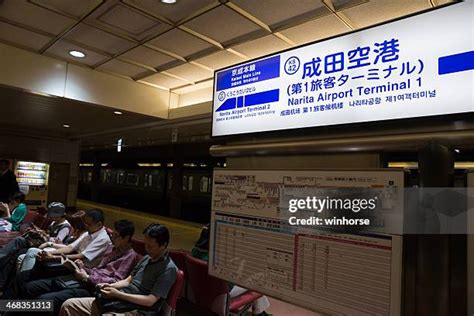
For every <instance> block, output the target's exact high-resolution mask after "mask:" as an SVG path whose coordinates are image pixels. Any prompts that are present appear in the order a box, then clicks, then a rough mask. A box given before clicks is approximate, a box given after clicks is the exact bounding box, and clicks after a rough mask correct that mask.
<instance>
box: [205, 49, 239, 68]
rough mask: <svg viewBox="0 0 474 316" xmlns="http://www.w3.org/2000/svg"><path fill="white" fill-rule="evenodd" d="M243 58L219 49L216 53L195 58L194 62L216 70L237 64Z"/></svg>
mask: <svg viewBox="0 0 474 316" xmlns="http://www.w3.org/2000/svg"><path fill="white" fill-rule="evenodd" d="M244 60H245V59H243V58H242V57H239V56H237V55H235V54H232V53H229V52H228V51H225V50H221V51H219V52H217V53H214V54H211V55H208V56H206V57H203V58H200V59H197V60H196V62H198V63H200V64H202V65H204V66H207V67H209V68H212V69H214V70H217V69H220V68H224V67H227V66H230V65H234V64H238V63H240V62H242V61H244Z"/></svg>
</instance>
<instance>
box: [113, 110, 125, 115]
mask: <svg viewBox="0 0 474 316" xmlns="http://www.w3.org/2000/svg"><path fill="white" fill-rule="evenodd" d="M114 114H117V115H122V114H123V113H122V112H120V111H114Z"/></svg>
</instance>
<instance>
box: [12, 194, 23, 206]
mask: <svg viewBox="0 0 474 316" xmlns="http://www.w3.org/2000/svg"><path fill="white" fill-rule="evenodd" d="M23 202H25V195H24V194H23V193H22V192H15V193H13V195H12V197H11V199H10V204H11V205H12V206H13V207H16V206H18V205H19V204H20V203H23Z"/></svg>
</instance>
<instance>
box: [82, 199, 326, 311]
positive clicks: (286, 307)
mask: <svg viewBox="0 0 474 316" xmlns="http://www.w3.org/2000/svg"><path fill="white" fill-rule="evenodd" d="M77 207H78V209H83V210H86V209H88V208H93V207H99V208H100V209H102V210H103V211H104V214H105V224H106V225H107V226H109V227H113V223H114V222H115V221H117V220H119V219H129V220H131V221H133V222H134V223H135V227H136V228H135V231H136V236H135V238H142V234H141V232H142V231H143V229H144V228H145V227H146V226H147V225H148V224H150V223H153V222H158V223H160V224H163V225H166V226H167V227H168V229H169V230H170V234H171V236H170V248H171V249H184V250H188V251H189V250H191V249H192V247H193V245H194V242H195V241H196V240H197V239H198V237H199V234H200V232H201V225H200V224H196V223H192V222H186V221H181V220H177V219H172V218H168V217H163V216H157V215H152V214H148V213H142V212H137V211H132V210H128V209H123V208H119V207H115V206H110V205H104V204H98V203H92V202H89V201H84V200H78V202H77ZM270 303H271V305H270V308H269V310H268V311H267V312H268V313H270V314H272V315H274V316H318V315H320V314H317V313H314V312H312V311H309V310H306V309H303V308H301V307H298V306H294V305H291V304H289V303H286V302H282V301H280V300H276V299H273V298H270ZM180 307H182V308H180V310H179V311H178V315H177V316H201V315H203V314H201V313H197V312H196V310H195V309H193V307H192V306H190V305H189V304H180Z"/></svg>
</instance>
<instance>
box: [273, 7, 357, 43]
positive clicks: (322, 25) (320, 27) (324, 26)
mask: <svg viewBox="0 0 474 316" xmlns="http://www.w3.org/2000/svg"><path fill="white" fill-rule="evenodd" d="M350 30H351V29H349V28H348V27H347V26H346V25H345V24H344V23H342V22H341V21H340V20H339V19H338V18H337V17H336V16H335V15H333V14H331V15H327V16H324V17H321V18H318V19H315V20H313V21H310V22H306V23H304V24H300V25H298V26H295V27H292V28H289V29H286V30H284V31H281V32H280V33H281V34H283V35H285V36H286V37H288V38H289V39H290V40H292V41H294V42H295V43H297V44H298V45H300V44H306V43H309V42H313V41H318V40H321V39H324V38H328V37H331V36H334V35H337V34H341V33H345V32H348V31H350Z"/></svg>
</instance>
